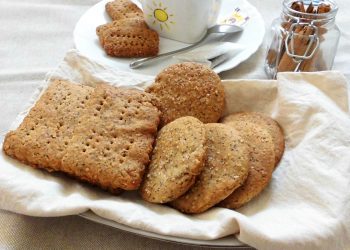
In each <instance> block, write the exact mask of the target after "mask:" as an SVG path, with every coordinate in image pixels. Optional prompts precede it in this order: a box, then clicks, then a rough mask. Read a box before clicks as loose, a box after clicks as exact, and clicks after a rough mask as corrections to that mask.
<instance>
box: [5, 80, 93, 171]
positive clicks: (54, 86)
mask: <svg viewBox="0 0 350 250" xmlns="http://www.w3.org/2000/svg"><path fill="white" fill-rule="evenodd" d="M92 92H93V88H91V87H88V86H82V85H77V84H70V83H69V82H67V81H61V80H56V81H54V82H52V83H51V84H50V85H49V87H48V88H47V90H46V91H45V93H44V94H43V95H42V96H41V97H40V99H39V100H38V101H37V103H36V104H35V106H34V107H33V108H32V109H31V110H30V112H29V114H28V115H27V116H26V117H25V118H24V120H23V122H22V123H21V125H20V126H19V127H18V128H17V129H16V130H15V131H11V132H10V133H8V134H7V135H6V137H5V141H4V145H3V148H4V151H5V153H6V154H7V155H9V156H11V157H14V158H16V159H18V160H20V161H22V162H24V163H26V164H30V165H32V166H36V167H43V166H45V167H46V168H47V169H48V170H51V171H58V170H59V169H60V168H61V159H62V157H63V155H64V152H65V151H66V150H67V144H66V142H67V141H68V140H69V139H70V138H71V137H72V134H73V130H74V124H75V123H77V120H78V116H79V114H80V113H81V112H83V111H84V110H85V102H84V101H85V98H89V97H90V95H91V93H92ZM72 107H74V108H72Z"/></svg>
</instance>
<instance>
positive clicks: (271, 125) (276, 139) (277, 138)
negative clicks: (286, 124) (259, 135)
mask: <svg viewBox="0 0 350 250" xmlns="http://www.w3.org/2000/svg"><path fill="white" fill-rule="evenodd" d="M238 120H239V121H249V122H252V123H256V124H258V125H259V126H262V127H264V128H266V129H267V130H268V131H269V133H270V135H271V137H272V140H273V143H274V148H275V166H277V164H278V163H279V162H280V160H281V158H282V155H283V152H284V134H283V131H282V128H281V127H280V125H279V124H278V123H277V122H276V121H275V120H273V119H272V118H270V117H268V116H266V115H264V114H262V113H258V112H239V113H235V114H232V115H228V116H226V117H225V118H223V119H222V123H224V124H230V122H234V121H238Z"/></svg>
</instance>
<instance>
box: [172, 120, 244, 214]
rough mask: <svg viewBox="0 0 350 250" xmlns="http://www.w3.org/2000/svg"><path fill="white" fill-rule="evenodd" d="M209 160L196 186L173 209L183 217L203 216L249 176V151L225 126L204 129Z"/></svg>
mask: <svg viewBox="0 0 350 250" xmlns="http://www.w3.org/2000/svg"><path fill="white" fill-rule="evenodd" d="M205 129H206V134H207V147H208V149H207V158H206V162H205V165H204V168H203V170H202V172H201V173H200V175H199V176H198V178H197V180H196V182H195V184H194V185H193V186H192V187H191V188H190V190H189V191H188V192H187V193H185V194H184V195H183V196H181V197H180V198H178V199H176V200H174V201H172V202H171V205H172V206H173V207H175V208H176V209H178V210H180V211H181V212H184V213H201V212H204V211H206V210H207V209H209V208H211V207H212V206H214V205H215V204H217V203H219V202H220V201H221V200H223V199H225V198H226V197H227V196H229V195H230V194H231V193H232V192H233V191H234V190H236V189H237V188H238V187H239V186H241V185H242V184H243V183H244V181H245V180H246V178H247V176H248V171H249V166H248V161H249V154H248V147H247V145H246V143H245V142H244V140H243V139H242V138H241V137H240V136H239V134H238V132H237V131H236V130H235V129H234V128H232V127H230V126H228V125H224V124H219V123H210V124H206V125H205Z"/></svg>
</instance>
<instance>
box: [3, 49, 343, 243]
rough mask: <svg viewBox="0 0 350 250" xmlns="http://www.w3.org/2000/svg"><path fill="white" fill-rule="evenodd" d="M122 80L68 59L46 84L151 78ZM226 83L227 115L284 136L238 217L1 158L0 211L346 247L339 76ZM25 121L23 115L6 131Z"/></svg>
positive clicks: (138, 80)
mask: <svg viewBox="0 0 350 250" xmlns="http://www.w3.org/2000/svg"><path fill="white" fill-rule="evenodd" d="M119 74H120V75H121V76H122V77H121V78H120V77H119V76H120V75H119ZM127 74H129V73H122V72H119V71H111V70H110V69H109V68H106V67H104V66H102V65H98V64H96V63H94V62H92V61H89V60H88V59H87V58H85V57H83V56H81V55H79V54H78V53H77V52H75V51H73V52H69V53H68V54H67V56H66V58H65V61H64V62H63V63H62V64H61V66H60V67H59V70H56V71H55V72H53V74H50V77H54V78H64V79H69V80H72V81H76V82H79V81H81V80H82V79H83V80H86V81H88V83H89V84H90V85H93V84H94V83H97V82H100V81H105V82H108V81H111V80H112V82H113V84H115V85H117V86H125V87H144V86H146V85H148V80H150V79H149V78H144V80H142V77H140V76H135V75H132V74H131V73H130V79H133V83H134V84H132V85H129V83H128V82H125V81H126V79H127ZM223 84H224V87H225V93H226V100H227V109H226V114H227V113H231V112H237V111H242V110H246V111H260V112H264V113H266V114H268V115H270V116H272V117H273V118H275V119H276V120H277V121H278V122H279V123H280V124H281V126H282V127H283V129H284V132H285V136H286V151H285V154H284V156H283V158H282V160H281V162H280V165H279V166H278V167H277V169H276V170H275V172H274V174H273V178H272V181H271V183H270V185H269V186H268V187H267V189H265V190H264V192H263V193H261V194H260V195H259V196H258V197H257V198H255V199H254V200H253V201H251V202H250V203H248V204H247V205H246V206H244V207H242V208H241V209H239V210H237V211H233V210H229V209H224V208H213V209H210V210H209V211H207V212H205V213H203V214H199V215H194V216H189V215H184V214H181V213H180V212H178V211H176V210H174V209H172V208H170V207H168V206H164V205H156V204H151V203H148V202H145V201H143V200H142V199H140V197H139V196H138V195H137V193H134V192H125V193H124V194H122V195H120V196H113V195H110V194H108V193H106V192H103V191H101V190H99V189H97V188H94V187H90V186H88V185H86V184H82V183H79V182H77V181H75V180H73V179H70V178H67V177H64V176H61V175H56V174H52V173H47V172H44V171H40V170H37V169H33V168H31V167H29V166H26V165H24V164H21V163H19V162H17V161H15V160H13V159H11V158H9V157H7V156H6V155H4V154H3V153H1V154H0V194H1V195H0V208H1V209H5V210H9V211H13V212H16V213H20V214H26V215H31V216H47V217H49V216H65V215H73V214H80V213H84V212H86V211H88V210H91V211H92V212H94V213H95V214H97V215H99V216H101V217H104V218H107V219H110V220H113V221H116V222H118V223H121V224H125V225H128V226H130V227H133V228H138V229H141V230H145V231H148V232H155V233H158V234H164V235H172V236H178V237H183V238H189V239H198V240H211V239H218V238H221V237H224V236H228V235H233V234H236V236H237V238H238V239H239V240H241V241H242V242H244V243H246V244H248V245H251V246H253V247H255V248H258V249H269V250H274V249H276V250H277V249H285V250H288V249H298V250H303V249H349V247H350V239H349V237H350V213H349V211H350V193H349V192H348V190H349V187H350V154H349V152H350V130H349V128H350V116H349V106H348V104H349V102H348V95H347V83H346V80H345V78H344V77H343V76H342V75H341V74H340V73H338V72H319V73H282V74H280V75H278V79H277V81H275V80H226V81H223ZM44 86H45V85H44ZM40 91H41V89H40V90H38V92H37V93H36V95H35V96H34V98H33V99H32V101H31V102H30V104H29V106H28V108H29V107H30V105H33V103H34V102H35V100H36V99H37V98H38V96H39V94H40ZM25 114H26V111H24V112H23V113H22V114H20V115H19V117H18V119H17V120H16V122H15V123H14V125H13V127H12V128H15V127H16V126H17V125H18V123H19V122H20V121H21V119H23V117H24V116H25ZM232 237H233V236H232Z"/></svg>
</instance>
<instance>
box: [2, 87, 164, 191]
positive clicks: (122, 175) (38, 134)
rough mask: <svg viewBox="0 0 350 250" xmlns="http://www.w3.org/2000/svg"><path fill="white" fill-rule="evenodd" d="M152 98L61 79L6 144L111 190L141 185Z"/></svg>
mask: <svg viewBox="0 0 350 250" xmlns="http://www.w3.org/2000/svg"><path fill="white" fill-rule="evenodd" d="M154 101H155V100H154V99H153V97H152V95H149V94H147V93H143V92H141V91H137V90H125V89H119V88H114V87H111V86H107V85H102V84H101V85H97V86H96V88H91V87H87V86H82V85H77V84H72V83H69V82H66V81H60V80H57V81H54V82H52V83H51V84H50V86H49V87H48V89H47V90H46V91H45V93H44V94H43V95H42V96H41V98H40V99H39V100H38V102H37V103H36V104H35V106H34V107H33V108H32V109H31V110H30V112H29V114H28V115H27V116H26V118H25V119H24V120H23V122H22V124H21V125H20V126H19V127H18V128H17V129H16V130H15V131H11V132H9V133H8V134H7V135H6V137H5V141H4V145H3V149H4V151H5V153H6V154H7V155H9V156H11V157H13V158H16V159H18V160H20V161H22V162H24V163H26V164H29V165H31V166H33V167H38V168H44V169H46V170H48V171H60V172H64V173H66V174H68V175H71V176H74V177H76V178H78V179H80V180H84V181H87V182H90V183H92V184H95V185H98V186H100V187H102V188H104V189H107V190H110V191H113V192H114V191H118V190H119V189H120V188H122V189H126V190H132V189H137V188H138V186H139V184H140V182H141V180H142V176H143V173H144V169H145V165H146V164H148V161H149V154H150V152H151V150H152V144H153V140H154V136H155V133H156V131H157V126H158V123H159V111H158V109H157V108H156V107H155V105H153V102H154Z"/></svg>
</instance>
